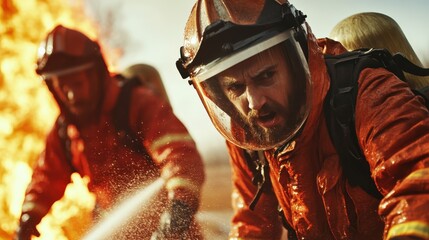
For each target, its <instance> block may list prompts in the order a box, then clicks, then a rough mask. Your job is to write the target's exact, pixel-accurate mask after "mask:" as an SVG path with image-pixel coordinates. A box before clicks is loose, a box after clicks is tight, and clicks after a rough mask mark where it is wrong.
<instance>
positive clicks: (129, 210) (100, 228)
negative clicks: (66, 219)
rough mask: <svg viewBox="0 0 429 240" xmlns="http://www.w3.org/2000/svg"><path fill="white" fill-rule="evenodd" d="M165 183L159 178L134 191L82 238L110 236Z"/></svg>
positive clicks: (92, 238) (89, 239)
mask: <svg viewBox="0 0 429 240" xmlns="http://www.w3.org/2000/svg"><path fill="white" fill-rule="evenodd" d="M164 183H165V180H164V179H163V178H159V179H157V180H155V181H154V182H152V183H151V184H149V185H148V186H147V187H145V188H142V189H140V190H138V191H136V192H135V193H134V194H133V195H131V196H130V197H129V198H127V199H126V200H124V201H122V202H121V203H120V204H119V205H118V206H117V207H116V208H114V209H113V210H112V211H111V212H110V213H109V214H108V215H107V217H106V218H104V220H102V221H101V222H99V223H98V224H97V225H95V226H94V227H93V228H92V229H91V230H90V231H89V232H88V233H87V234H86V235H85V236H84V237H83V238H82V240H101V239H107V238H108V237H109V236H110V237H111V236H112V235H113V234H115V233H116V232H117V231H119V230H120V229H121V228H122V227H123V226H124V225H125V224H127V223H128V222H129V221H130V220H132V219H133V217H135V215H137V214H138V213H139V211H136V209H142V208H147V207H149V206H148V205H149V203H150V202H151V200H153V199H154V198H155V197H156V195H157V194H158V193H159V192H160V191H161V189H162V188H163V186H164Z"/></svg>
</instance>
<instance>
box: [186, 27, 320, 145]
mask: <svg viewBox="0 0 429 240" xmlns="http://www.w3.org/2000/svg"><path fill="white" fill-rule="evenodd" d="M293 32H294V30H292V29H290V30H287V31H284V32H282V33H280V34H277V35H275V36H273V37H271V38H269V39H266V40H264V41H262V42H259V43H256V44H254V45H252V46H250V47H248V48H245V49H243V50H240V51H238V52H236V53H233V54H231V55H229V56H227V57H223V58H219V59H216V60H214V61H212V62H210V63H208V64H207V65H203V66H198V69H196V70H197V71H195V74H193V76H192V81H193V83H194V85H195V86H196V89H197V92H198V94H199V96H200V98H201V100H202V102H203V104H204V106H205V108H206V110H207V112H208V114H209V116H210V118H211V120H212V122H213V124H214V125H215V127H216V128H217V130H218V131H219V132H220V133H221V134H222V135H223V136H224V137H225V138H226V139H227V140H229V141H230V142H232V143H234V144H235V145H237V146H240V147H242V148H245V149H252V150H265V149H271V148H274V147H277V146H280V145H281V144H283V143H285V142H287V141H289V140H290V139H291V138H292V137H294V136H295V135H296V133H297V132H298V131H299V129H300V128H301V127H302V126H303V124H304V122H305V120H306V118H307V116H308V113H309V102H310V99H309V97H310V96H311V94H309V90H310V89H311V87H310V85H311V81H310V75H309V71H308V64H307V61H306V59H305V57H304V54H303V52H302V50H301V48H300V46H299V43H298V42H297V41H296V40H295V39H294V37H293Z"/></svg>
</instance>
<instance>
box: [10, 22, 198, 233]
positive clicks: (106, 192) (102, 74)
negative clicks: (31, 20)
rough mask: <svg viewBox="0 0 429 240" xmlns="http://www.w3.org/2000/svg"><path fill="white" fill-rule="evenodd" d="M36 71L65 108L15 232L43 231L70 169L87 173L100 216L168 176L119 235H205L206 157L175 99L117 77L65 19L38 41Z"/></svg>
mask: <svg viewBox="0 0 429 240" xmlns="http://www.w3.org/2000/svg"><path fill="white" fill-rule="evenodd" d="M36 72H37V73H38V74H39V75H40V76H41V77H42V78H43V79H44V81H45V83H46V86H47V87H48V88H49V90H50V91H51V92H52V95H53V97H54V98H55V100H56V101H57V103H58V106H59V109H60V115H59V116H58V119H57V121H56V122H55V124H54V126H53V127H52V129H51V131H50V132H49V134H48V136H47V139H46V149H45V150H44V152H43V153H42V154H41V156H40V159H38V161H37V164H36V165H35V167H34V172H33V176H32V180H31V182H30V184H29V186H28V188H27V190H26V193H25V199H24V203H23V206H22V215H21V218H20V223H19V229H18V231H17V234H16V239H19V240H26V239H31V236H32V235H35V236H38V235H39V233H38V230H37V228H36V226H37V224H38V223H39V222H40V221H41V219H42V218H43V217H44V216H45V215H46V214H47V213H48V211H49V210H50V208H51V206H52V204H53V203H54V202H55V201H57V200H59V199H60V198H61V197H62V196H63V194H64V190H65V188H66V186H67V184H68V183H69V182H70V176H71V174H72V173H73V172H78V173H79V174H80V175H82V176H89V178H90V182H89V185H88V188H89V190H90V191H91V192H93V193H94V194H95V196H96V209H95V210H94V218H95V220H98V219H99V218H101V217H103V213H106V212H107V211H108V210H110V209H111V208H112V207H113V206H114V204H115V203H117V202H119V201H121V200H123V198H124V197H126V194H128V193H131V192H133V191H135V190H137V189H138V188H139V187H141V186H143V185H144V184H146V183H150V182H151V181H154V180H155V179H158V178H159V177H163V178H164V179H165V190H164V191H162V193H161V194H160V196H158V198H157V201H156V204H155V205H154V206H151V211H148V212H150V213H149V215H144V214H145V211H142V216H141V222H139V223H137V225H136V226H133V227H132V229H130V230H129V231H128V230H127V231H124V232H121V233H119V234H118V237H116V238H118V239H122V238H123V239H149V238H151V236H152V239H200V238H201V234H200V231H199V228H198V226H197V225H196V223H195V221H194V220H195V219H194V214H195V213H196V212H197V210H198V207H199V202H200V192H201V187H202V184H203V182H204V178H205V175H204V169H203V162H202V159H201V156H200V155H199V153H198V151H197V148H196V145H195V143H194V141H193V139H192V138H191V136H190V135H189V133H188V131H187V129H186V128H185V126H184V125H183V124H182V123H181V122H180V121H179V119H178V118H177V117H176V116H175V115H174V114H173V111H172V109H171V106H170V104H169V103H168V102H166V100H165V99H162V98H159V97H157V96H156V95H155V94H154V93H153V91H152V90H150V89H148V88H145V87H141V86H139V84H134V85H128V84H123V82H122V81H119V80H118V79H116V78H115V77H113V74H111V73H110V72H109V71H108V68H107V66H106V63H105V61H104V59H103V56H102V52H101V49H100V47H99V44H98V43H97V42H96V41H93V40H91V39H89V38H88V37H87V36H85V35H84V34H83V33H81V32H79V31H77V30H73V29H70V28H66V27H64V26H61V25H59V26H57V27H55V28H54V29H53V30H52V31H51V32H50V33H49V34H48V35H47V37H46V39H45V40H44V41H43V42H42V43H41V45H40V49H39V53H38V59H37V69H36ZM121 86H122V87H121ZM125 86H128V89H129V92H125V88H126V87H125ZM129 86H133V87H129ZM140 210H141V209H136V211H140ZM160 215H162V216H163V217H162V220H161V221H160V217H161V216H160Z"/></svg>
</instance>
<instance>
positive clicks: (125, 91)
mask: <svg viewBox="0 0 429 240" xmlns="http://www.w3.org/2000/svg"><path fill="white" fill-rule="evenodd" d="M119 80H120V81H121V92H120V93H119V96H118V99H117V100H116V105H115V107H114V108H113V110H112V112H113V124H114V126H115V129H116V131H117V132H118V135H119V137H120V141H121V144H123V145H124V146H125V147H128V148H130V149H131V150H132V151H134V152H137V153H140V154H142V155H143V156H144V158H145V159H146V160H147V161H148V162H150V164H154V163H153V161H152V158H151V157H150V155H149V154H148V152H147V150H146V148H145V147H144V146H143V145H142V144H141V140H140V138H139V137H138V136H137V134H136V133H134V132H133V131H132V129H131V127H130V126H129V113H130V104H131V91H132V90H133V88H134V87H137V86H139V85H140V84H141V82H140V80H139V79H138V78H133V79H123V78H121V79H119ZM57 124H58V126H59V129H58V136H59V138H60V141H61V145H62V146H63V149H64V152H65V155H66V158H67V162H68V163H69V165H70V168H71V169H72V171H73V172H77V169H76V167H75V166H74V165H73V154H72V151H71V139H70V138H69V136H68V135H67V126H68V122H67V121H66V120H65V118H64V117H63V116H60V117H59V118H58V120H57Z"/></svg>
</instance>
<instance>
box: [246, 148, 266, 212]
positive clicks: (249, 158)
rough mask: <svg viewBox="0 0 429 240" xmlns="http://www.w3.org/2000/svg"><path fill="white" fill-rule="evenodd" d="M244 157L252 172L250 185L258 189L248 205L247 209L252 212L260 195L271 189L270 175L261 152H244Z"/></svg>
mask: <svg viewBox="0 0 429 240" xmlns="http://www.w3.org/2000/svg"><path fill="white" fill-rule="evenodd" d="M243 151H244V157H245V160H246V163H247V166H248V167H249V169H250V171H252V175H253V178H252V183H253V185H256V186H257V187H258V190H257V191H256V193H255V196H254V197H253V199H252V201H251V202H250V204H249V209H250V210H253V209H255V207H256V204H257V203H258V201H259V198H260V197H261V195H262V193H263V192H264V191H265V190H266V189H267V188H270V187H271V181H270V175H269V170H270V168H269V166H268V162H267V160H266V159H265V156H264V152H263V151H251V150H245V149H243Z"/></svg>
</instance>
